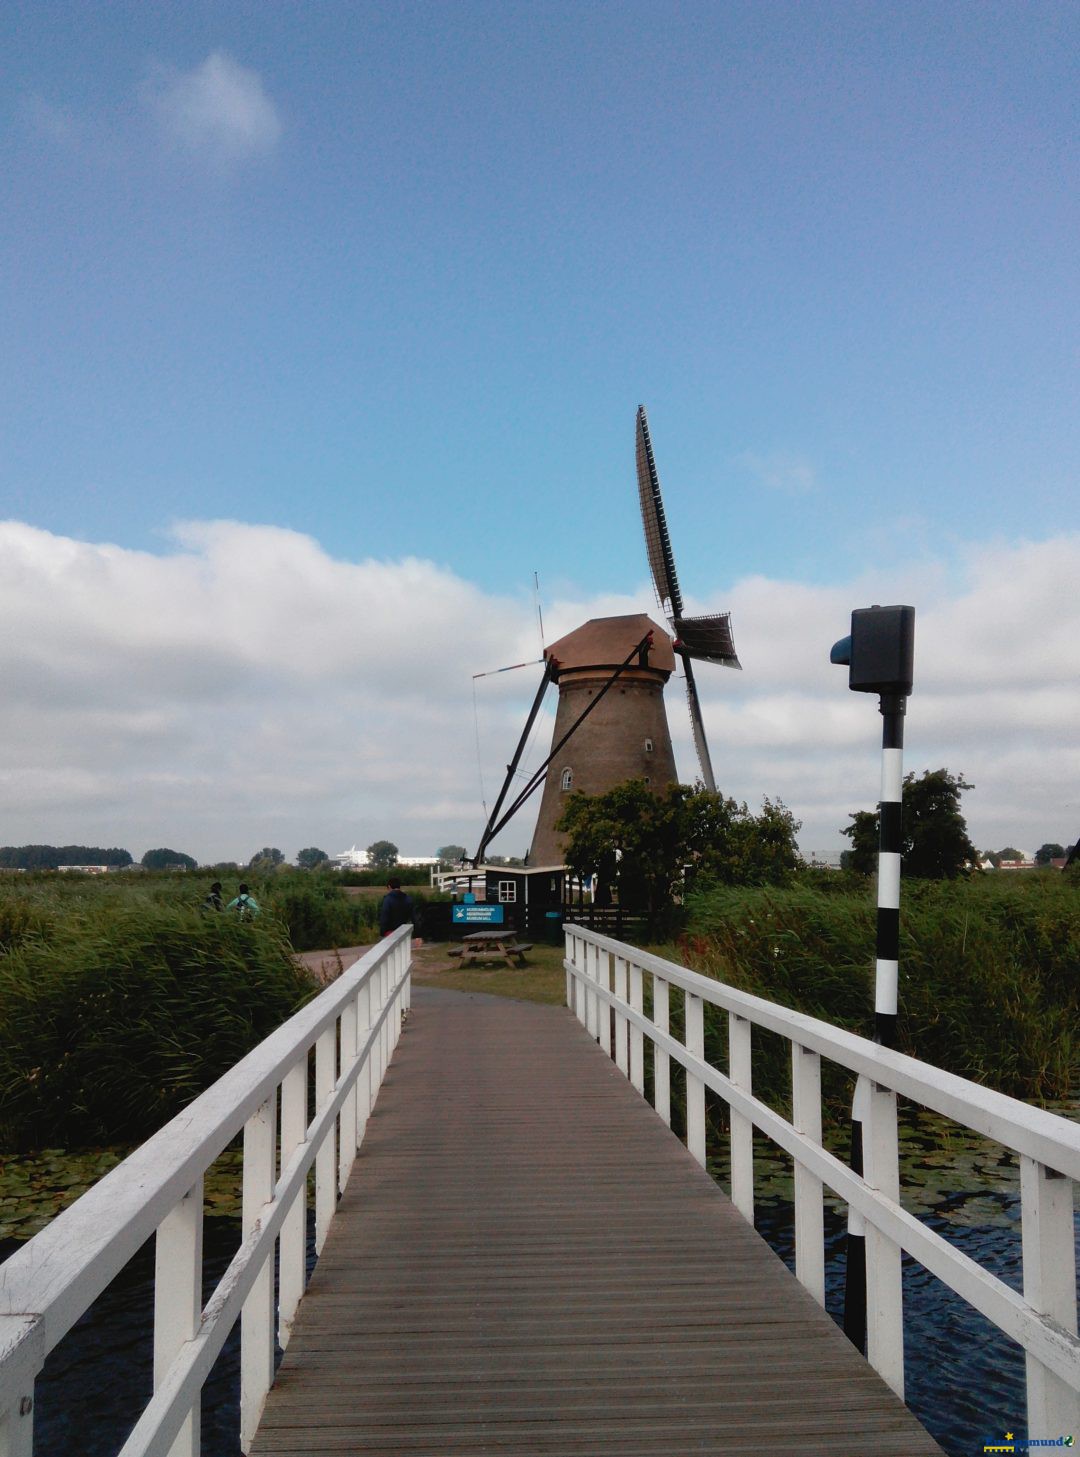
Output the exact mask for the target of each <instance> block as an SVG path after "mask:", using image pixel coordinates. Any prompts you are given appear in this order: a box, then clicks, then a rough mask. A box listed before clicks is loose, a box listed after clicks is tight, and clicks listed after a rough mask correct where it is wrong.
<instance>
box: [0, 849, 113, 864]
mask: <svg viewBox="0 0 1080 1457" xmlns="http://www.w3.org/2000/svg"><path fill="white" fill-rule="evenodd" d="M132 863H133V862H132V859H131V855H130V853H129V852H128V851H127V850H120V849H117V848H116V847H115V846H114V847H113V848H112V849H110V850H103V849H102V848H101V846H100V845H3V846H0V870H58V869H59V868H60V866H61V865H110V866H115V867H117V868H121V867H123V866H126V865H131V864H132Z"/></svg>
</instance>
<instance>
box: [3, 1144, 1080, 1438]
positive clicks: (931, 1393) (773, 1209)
mask: <svg viewBox="0 0 1080 1457" xmlns="http://www.w3.org/2000/svg"><path fill="white" fill-rule="evenodd" d="M971 1156H972V1155H971V1153H970V1149H967V1148H964V1149H959V1148H953V1149H952V1150H950V1153H949V1159H948V1162H947V1163H945V1164H938V1165H933V1164H930V1165H928V1167H929V1169H931V1170H933V1169H934V1168H936V1169H937V1170H938V1174H937V1177H936V1178H935V1179H934V1180H933V1181H931V1183H929V1184H928V1183H926V1182H924V1183H923V1184H922V1185H921V1186H920V1185H918V1183H917V1182H916V1185H915V1187H916V1190H917V1191H918V1190H919V1189H921V1190H922V1195H923V1197H922V1198H921V1199H920V1198H919V1196H918V1193H916V1197H915V1199H914V1201H911V1200H909V1201H908V1202H915V1203H916V1204H920V1206H921V1207H919V1208H918V1211H917V1212H918V1213H919V1215H920V1217H921V1218H923V1219H924V1220H925V1221H926V1223H927V1224H929V1225H930V1226H931V1228H933V1229H935V1230H936V1231H937V1232H938V1233H939V1234H941V1235H942V1236H943V1237H944V1238H946V1239H948V1240H949V1241H950V1242H951V1243H952V1244H954V1245H955V1246H956V1247H957V1248H959V1249H961V1250H963V1251H964V1253H966V1254H968V1255H969V1256H970V1257H971V1258H972V1259H974V1260H976V1261H977V1262H978V1263H979V1264H981V1265H982V1266H984V1267H985V1268H986V1269H988V1270H990V1271H991V1272H992V1273H993V1274H995V1275H997V1276H998V1277H999V1278H1000V1279H1001V1280H1003V1281H1005V1282H1006V1283H1007V1284H1009V1285H1011V1286H1013V1287H1014V1288H1015V1289H1020V1287H1021V1281H1022V1270H1021V1241H1020V1207H1019V1206H1020V1201H1019V1191H1018V1189H1017V1188H1016V1181H1015V1179H1014V1178H1012V1177H1011V1172H1012V1171H1013V1170H1012V1169H1011V1165H1010V1164H1009V1161H1008V1160H1007V1159H1006V1160H1004V1161H1000V1160H999V1161H1000V1162H1001V1168H996V1170H995V1172H996V1174H997V1176H998V1177H997V1178H996V1181H995V1182H996V1187H993V1188H990V1189H988V1188H987V1187H986V1185H985V1183H982V1182H979V1183H976V1182H975V1181H974V1180H972V1181H971V1186H970V1187H968V1188H966V1189H963V1188H950V1189H943V1188H942V1187H941V1185H942V1184H943V1183H945V1184H948V1183H955V1182H956V1178H957V1170H958V1169H959V1170H961V1171H963V1170H964V1169H965V1168H966V1167H967V1165H968V1163H969V1162H970V1158H971ZM981 1156H982V1155H980V1157H981ZM927 1157H928V1158H930V1159H933V1158H935V1157H937V1154H930V1155H928V1156H927ZM997 1157H998V1156H997V1155H995V1158H997ZM757 1163H758V1165H759V1173H761V1174H762V1175H763V1177H762V1178H761V1179H760V1184H761V1185H762V1186H763V1187H764V1189H765V1190H766V1191H767V1192H766V1193H765V1195H764V1197H761V1198H760V1199H759V1202H758V1205H757V1219H756V1223H757V1227H758V1230H759V1232H760V1233H761V1234H762V1236H763V1237H764V1238H765V1239H766V1240H767V1241H768V1243H769V1244H770V1245H771V1247H772V1248H773V1249H774V1250H775V1251H776V1253H777V1254H778V1255H779V1256H780V1258H781V1259H782V1260H784V1262H785V1263H786V1264H787V1265H788V1266H789V1268H791V1269H794V1239H793V1211H792V1204H791V1200H790V1194H789V1189H788V1188H786V1187H785V1185H788V1184H789V1179H790V1175H789V1173H788V1172H787V1171H785V1170H783V1169H781V1168H779V1167H778V1166H775V1165H774V1167H773V1169H772V1171H771V1173H770V1168H769V1164H768V1158H767V1157H766V1156H765V1155H764V1154H762V1155H761V1156H759V1157H758V1159H757ZM911 1172H912V1169H911V1167H910V1165H909V1167H908V1169H907V1170H906V1173H907V1174H909V1175H910V1174H911ZM1078 1235H1080V1227H1078ZM239 1240H240V1226H239V1221H238V1220H236V1219H232V1218H222V1217H218V1218H213V1219H208V1220H207V1221H206V1224H205V1234H204V1252H205V1261H204V1299H205V1297H206V1296H208V1295H209V1294H210V1292H211V1290H212V1289H213V1287H214V1286H215V1285H216V1284H217V1282H218V1281H219V1280H220V1278H221V1276H222V1274H223V1273H224V1271H225V1269H226V1267H227V1265H228V1263H229V1260H230V1259H231V1258H232V1256H233V1254H234V1253H235V1252H236V1249H237V1247H238V1244H239ZM844 1240H845V1223H844V1214H843V1211H842V1208H840V1207H837V1206H836V1205H829V1206H827V1207H826V1211H825V1253H826V1307H827V1309H828V1311H829V1313H830V1314H831V1315H832V1316H833V1317H834V1319H836V1320H838V1321H839V1320H840V1319H841V1318H842V1310H843V1270H844ZM14 1247H15V1246H14V1244H13V1242H8V1243H7V1244H6V1245H5V1244H0V1260H2V1259H3V1258H6V1256H7V1255H8V1254H10V1253H11V1251H12V1249H13V1248H14ZM308 1262H309V1268H310V1266H311V1265H312V1264H313V1263H314V1248H313V1238H312V1232H311V1230H310V1227H309V1248H308ZM153 1275H154V1259H153V1243H152V1242H150V1243H148V1244H147V1245H146V1246H144V1248H143V1249H142V1250H141V1251H140V1252H139V1254H138V1255H137V1256H136V1257H135V1258H134V1259H133V1260H132V1261H131V1262H130V1264H129V1265H128V1266H127V1267H126V1269H125V1270H124V1271H123V1272H122V1273H121V1275H120V1276H119V1277H118V1278H117V1279H116V1280H115V1281H114V1282H113V1284H112V1286H110V1288H109V1289H108V1290H107V1291H106V1292H105V1293H104V1294H103V1295H102V1296H101V1297H100V1299H99V1300H98V1301H97V1302H96V1303H95V1304H94V1305H93V1306H92V1307H91V1309H90V1310H89V1311H87V1313H86V1314H85V1315H84V1316H83V1318H82V1319H81V1320H80V1321H79V1322H78V1324H77V1325H76V1326H75V1327H74V1328H73V1329H72V1331H71V1332H70V1333H69V1335H68V1336H67V1337H66V1338H65V1340H64V1341H62V1342H61V1344H60V1345H59V1346H58V1347H57V1349H56V1350H55V1351H54V1352H53V1354H52V1356H51V1357H50V1358H49V1360H48V1362H47V1363H46V1366H45V1370H44V1372H43V1373H42V1375H41V1377H40V1378H39V1380H38V1384H37V1400H36V1404H35V1418H36V1420H35V1431H36V1444H35V1454H36V1457H70V1454H72V1453H75V1452H77V1453H79V1454H81V1457H112V1454H114V1453H116V1452H117V1451H118V1450H119V1448H120V1447H121V1445H122V1444H123V1441H124V1439H125V1438H126V1436H127V1435H128V1432H129V1431H130V1429H131V1426H132V1425H133V1423H134V1421H135V1419H136V1417H137V1415H138V1412H139V1410H140V1409H141V1406H142V1404H143V1403H144V1402H145V1401H146V1400H147V1399H148V1398H149V1396H150V1393H151V1389H152V1319H153ZM903 1281H904V1329H905V1346H906V1378H907V1401H908V1405H909V1406H910V1407H911V1408H912V1410H913V1411H914V1412H915V1414H916V1415H917V1416H918V1417H919V1419H920V1420H921V1421H922V1422H923V1424H924V1425H925V1426H926V1427H927V1428H928V1429H929V1431H930V1432H931V1433H932V1434H933V1436H934V1437H935V1438H936V1439H937V1441H938V1442H939V1443H940V1444H941V1446H942V1447H943V1448H944V1450H945V1451H946V1452H947V1453H948V1454H950V1457H968V1454H970V1453H971V1452H973V1451H981V1450H982V1448H983V1445H984V1443H986V1442H988V1441H991V1440H993V1439H994V1438H995V1437H997V1438H999V1439H1000V1437H1001V1436H1002V1434H1004V1433H1005V1432H1006V1431H1014V1432H1017V1433H1022V1432H1024V1431H1025V1429H1026V1428H1025V1396H1024V1360H1023V1356H1022V1354H1021V1352H1020V1349H1019V1347H1018V1346H1016V1345H1014V1344H1013V1342H1011V1341H1009V1340H1008V1339H1007V1338H1006V1337H1005V1336H1003V1335H1002V1334H1001V1332H999V1331H998V1330H997V1329H996V1327H994V1326H992V1325H991V1324H990V1323H989V1322H988V1321H986V1320H985V1319H984V1318H983V1317H982V1316H980V1315H978V1314H977V1313H976V1312H974V1311H973V1310H971V1309H970V1308H969V1307H968V1306H967V1305H966V1304H965V1303H964V1302H963V1301H962V1300H961V1299H960V1298H959V1297H958V1296H956V1295H954V1294H953V1293H952V1291H950V1290H949V1289H948V1287H947V1286H945V1285H943V1284H941V1283H940V1282H939V1281H938V1280H937V1279H935V1277H934V1276H932V1275H930V1274H928V1273H927V1272H926V1271H925V1270H924V1269H923V1268H922V1267H921V1266H920V1265H917V1264H916V1263H915V1262H913V1261H911V1260H910V1259H908V1258H907V1257H905V1259H904V1269H903ZM238 1408H239V1329H238V1327H237V1328H236V1329H234V1330H233V1332H232V1333H231V1334H230V1336H229V1338H228V1340H227V1341H226V1344H225V1347H224V1349H223V1351H222V1353H221V1355H220V1357H219V1359H218V1361H217V1364H216V1365H215V1367H214V1370H213V1372H212V1374H211V1377H210V1380H209V1381H208V1383H207V1385H206V1388H205V1390H204V1394H203V1405H202V1412H203V1447H202V1451H203V1457H240V1446H239V1411H238ZM1031 1435H1032V1436H1058V1435H1062V1434H1059V1433H1037V1432H1033V1433H1031ZM1077 1436H1078V1437H1080V1433H1077Z"/></svg>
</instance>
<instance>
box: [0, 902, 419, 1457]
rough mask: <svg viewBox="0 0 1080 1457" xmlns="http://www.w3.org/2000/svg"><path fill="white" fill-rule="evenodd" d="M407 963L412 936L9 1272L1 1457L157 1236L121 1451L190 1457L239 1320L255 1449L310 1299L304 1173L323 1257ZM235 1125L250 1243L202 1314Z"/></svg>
mask: <svg viewBox="0 0 1080 1457" xmlns="http://www.w3.org/2000/svg"><path fill="white" fill-rule="evenodd" d="M411 960H412V949H411V928H410V927H402V928H401V929H400V930H398V931H395V932H394V934H393V935H392V936H390V937H388V938H387V939H386V940H384V941H381V942H380V943H379V945H378V946H376V947H373V948H372V950H371V951H369V952H367V954H366V955H365V956H363V957H362V958H361V959H360V960H359V961H358V962H357V963H356V964H355V965H354V966H352V967H350V968H349V970H348V971H346V972H345V973H344V974H343V975H342V976H341V977H340V978H339V979H338V980H337V981H335V982H333V983H332V984H331V985H330V986H329V987H327V988H326V990H325V991H324V992H322V993H321V995H320V996H319V997H317V998H316V999H315V1000H314V1001H312V1002H310V1003H309V1004H308V1005H307V1006H306V1007H304V1008H302V1009H301V1011H299V1012H298V1013H297V1014H296V1016H294V1017H292V1018H290V1020H289V1021H288V1022H286V1023H285V1024H284V1025H283V1026H281V1027H279V1028H278V1030H277V1031H276V1032H274V1033H272V1034H271V1036H269V1037H268V1038H266V1040H265V1041H264V1042H262V1043H260V1045H259V1046H258V1047H256V1048H255V1049H254V1051H252V1052H250V1053H249V1054H248V1055H247V1057H245V1058H244V1059H243V1060H242V1061H241V1062H238V1063H237V1064H236V1066H235V1067H234V1068H232V1069H231V1070H230V1071H229V1072H228V1073H226V1074H225V1076H224V1077H223V1078H220V1079H219V1080H218V1082H216V1083H215V1084H214V1085H213V1087H211V1088H208V1089H207V1091H206V1092H205V1093H203V1094H202V1095H201V1096H200V1097H199V1098H197V1099H196V1100H195V1101H194V1102H193V1103H192V1104H191V1105H190V1106H189V1107H187V1108H185V1109H184V1111H183V1112H182V1113H180V1114H178V1115H177V1117H175V1118H174V1119H173V1120H172V1122H171V1123H168V1124H166V1126H165V1127H164V1128H163V1129H162V1130H161V1131H160V1132H159V1133H157V1134H155V1135H154V1137H153V1138H151V1139H150V1140H149V1141H148V1142H147V1143H144V1144H143V1145H142V1146H141V1147H140V1148H138V1149H136V1151H135V1152H134V1153H133V1154H132V1155H131V1156H130V1157H129V1158H127V1159H125V1160H124V1162H123V1163H122V1164H119V1165H118V1166H117V1167H116V1168H115V1169H113V1170H112V1171H111V1172H110V1173H109V1174H107V1175H106V1176H105V1178H103V1179H102V1180H101V1181H100V1183H98V1184H96V1185H95V1186H94V1187H93V1188H92V1189H91V1190H89V1192H88V1193H86V1194H84V1195H83V1197H82V1198H81V1199H79V1200H78V1201H77V1203H75V1204H73V1205H72V1206H71V1208H70V1209H67V1210H65V1212H64V1213H63V1214H61V1215H59V1216H58V1218H56V1219H55V1220H54V1221H53V1222H52V1223H51V1224H50V1225H49V1226H48V1228H47V1229H45V1230H43V1231H42V1233H41V1234H39V1235H36V1236H35V1237H34V1238H33V1239H32V1240H30V1241H28V1242H27V1244H25V1245H24V1246H23V1247H22V1248H21V1249H19V1250H18V1251H16V1253H15V1254H14V1255H12V1257H11V1258H10V1259H9V1260H8V1261H7V1262H6V1263H5V1264H4V1265H3V1266H0V1457H31V1454H32V1452H33V1410H34V1381H35V1378H36V1376H37V1374H38V1372H39V1371H40V1370H41V1367H42V1365H43V1364H44V1361H45V1358H46V1357H47V1356H48V1354H49V1352H50V1351H51V1350H52V1349H53V1348H54V1347H55V1346H56V1345H57V1343H58V1342H59V1341H60V1340H61V1339H62V1338H63V1336H64V1335H66V1333H67V1332H68V1331H69V1330H70V1329H71V1327H72V1326H73V1325H74V1324H75V1322H76V1321H77V1320H78V1319H79V1317H80V1316H81V1315H82V1314H83V1312H84V1311H86V1310H87V1309H88V1308H89V1306H90V1305H91V1304H92V1303H93V1301H94V1300H96V1299H97V1297H98V1296H99V1295H100V1294H101V1292H102V1291H103V1290H104V1289H105V1288H106V1286H107V1285H108V1284H109V1283H110V1282H111V1281H112V1280H113V1279H114V1278H115V1276H116V1275H117V1274H118V1273H119V1272H120V1270H122V1269H123V1267H124V1266H125V1265H126V1264H127V1262H128V1260H130V1259H131V1257H132V1256H133V1255H134V1254H135V1252H136V1251H137V1250H138V1249H139V1248H140V1246H141V1245H143V1244H144V1243H145V1241H146V1240H147V1239H149V1238H150V1236H151V1235H154V1234H156V1236H157V1238H156V1264H155V1277H154V1394H153V1397H152V1398H151V1400H150V1402H149V1403H148V1405H147V1406H146V1407H145V1408H144V1410H143V1412H142V1414H141V1416H140V1417H139V1419H138V1421H137V1422H136V1424H135V1426H134V1429H133V1430H132V1432H131V1435H130V1436H129V1438H128V1440H127V1442H126V1443H125V1444H124V1446H123V1448H122V1451H121V1457H198V1452H199V1398H200V1392H201V1390H202V1386H203V1383H204V1382H205V1380H206V1378H207V1377H208V1376H209V1374H210V1371H211V1368H212V1367H213V1365H214V1361H215V1360H216V1358H217V1356H218V1353H219V1352H220V1350H221V1348H222V1346H223V1344H224V1342H225V1339H226V1337H227V1336H228V1334H229V1331H230V1330H231V1329H232V1327H233V1326H234V1325H235V1323H236V1321H237V1319H238V1318H239V1320H240V1324H241V1354H240V1440H241V1445H242V1447H243V1449H244V1451H245V1452H246V1451H247V1450H248V1449H249V1448H250V1446H251V1442H252V1439H253V1436H254V1433H255V1428H256V1426H257V1425H258V1421H259V1417H260V1415H261V1413H262V1408H263V1403H264V1402H265V1400H266V1394H267V1392H268V1391H269V1389H270V1386H271V1383H272V1382H273V1378H274V1339H275V1324H276V1335H277V1339H278V1341H280V1343H281V1345H282V1346H285V1345H286V1344H287V1343H288V1340H289V1333H290V1329H291V1327H292V1322H293V1319H294V1317H295V1314H296V1308H297V1306H298V1304H299V1302H300V1297H301V1295H302V1294H303V1291H304V1285H305V1281H306V1245H307V1219H306V1209H307V1182H308V1172H309V1170H310V1169H311V1167H312V1165H314V1168H315V1247H316V1250H321V1249H322V1246H323V1242H324V1241H325V1239H326V1233H327V1230H328V1228H329V1225H330V1221H331V1218H332V1217H333V1213H334V1208H335V1205H336V1203H337V1196H338V1193H339V1192H340V1190H342V1189H343V1188H344V1186H345V1182H346V1180H347V1179H348V1176H349V1170H350V1169H351V1167H352V1163H353V1159H354V1157H355V1155H356V1150H357V1148H358V1147H359V1145H360V1142H361V1140H362V1139H363V1136H364V1129H365V1126H366V1123H367V1118H368V1115H369V1113H370V1111H371V1108H372V1105H373V1104H374V1101H375V1098H376V1096H377V1094H378V1091H379V1088H380V1086H381V1084H382V1080H383V1076H384V1074H385V1072H386V1068H387V1065H388V1064H389V1061H390V1057H391V1055H392V1053H393V1051H394V1047H395V1046H396V1044H397V1040H398V1037H399V1035H400V1032H401V1023H402V1017H403V1015H404V1013H406V1012H407V1011H408V1008H409V1002H410V992H411V979H410V968H411ZM312 1062H313V1063H314V1069H313V1073H314V1107H313V1108H309V1081H310V1077H309V1074H310V1072H311V1066H310V1065H311V1063H312ZM241 1130H243V1135H244V1165H243V1235H242V1242H241V1245H240V1248H239V1250H238V1251H237V1253H236V1255H235V1256H234V1257H233V1260H232V1262H231V1264H230V1265H229V1267H228V1269H227V1270H226V1272H225V1274H224V1275H223V1277H222V1279H221V1281H220V1283H219V1285H218V1287H217V1289H216V1290H215V1291H214V1293H213V1295H212V1296H211V1297H210V1299H209V1301H208V1302H207V1304H206V1307H205V1308H203V1306H202V1218H203V1175H204V1174H205V1173H206V1171H207V1169H208V1168H209V1167H210V1165H211V1164H212V1163H213V1162H214V1160H215V1159H216V1158H217V1157H218V1155H219V1154H220V1153H222V1151H223V1150H224V1149H225V1148H226V1147H227V1146H228V1144H229V1143H230V1142H231V1140H232V1139H233V1138H234V1137H235V1136H236V1135H237V1134H238V1133H240V1132H241ZM275 1249H278V1250H279V1254H280V1260H279V1276H278V1281H277V1287H278V1289H277V1299H276V1301H275V1291H274V1283H275V1282H274V1253H275ZM275 1304H276V1322H275Z"/></svg>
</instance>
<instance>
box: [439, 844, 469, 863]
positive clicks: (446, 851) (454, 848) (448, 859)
mask: <svg viewBox="0 0 1080 1457" xmlns="http://www.w3.org/2000/svg"><path fill="white" fill-rule="evenodd" d="M468 853H469V852H468V851H467V850H466V848H465V846H464V845H444V846H443V847H442V849H441V850H436V851H435V854H436V855H437V856H438V857H439V859H440V860H442V861H445V863H446V864H447V865H460V864H461V862H462V860H464V859H465V856H466V855H467V854H468Z"/></svg>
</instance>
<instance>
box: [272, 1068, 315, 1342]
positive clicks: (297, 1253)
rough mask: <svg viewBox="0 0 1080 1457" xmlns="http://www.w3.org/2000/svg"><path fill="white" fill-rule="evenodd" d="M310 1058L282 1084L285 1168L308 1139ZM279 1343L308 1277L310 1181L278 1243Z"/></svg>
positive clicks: (286, 1335) (295, 1202)
mask: <svg viewBox="0 0 1080 1457" xmlns="http://www.w3.org/2000/svg"><path fill="white" fill-rule="evenodd" d="M307 1096H308V1055H307V1052H306V1051H305V1052H304V1055H303V1056H302V1057H301V1058H299V1059H298V1060H297V1061H296V1062H295V1063H294V1064H293V1066H292V1067H291V1068H290V1069H289V1071H288V1072H287V1073H286V1074H285V1078H284V1081H283V1082H282V1084H281V1167H282V1168H284V1167H285V1165H286V1164H287V1163H288V1162H289V1160H290V1159H291V1158H292V1156H293V1154H294V1153H295V1152H296V1150H297V1149H298V1148H299V1147H300V1145H301V1144H302V1143H303V1142H304V1140H305V1139H306V1138H307ZM278 1263H279V1272H280V1273H279V1275H278V1343H279V1345H280V1346H281V1349H282V1350H284V1349H285V1347H286V1346H287V1345H288V1344H289V1337H290V1335H291V1334H292V1325H293V1321H294V1320H295V1318H296V1308H297V1306H298V1305H299V1304H300V1297H301V1296H302V1295H303V1293H304V1281H305V1277H306V1274H307V1181H306V1180H305V1181H304V1183H303V1184H301V1186H300V1190H299V1192H298V1193H297V1196H296V1198H295V1199H294V1200H293V1202H292V1207H291V1208H290V1209H289V1212H288V1213H287V1214H286V1216H285V1219H284V1222H283V1223H282V1226H281V1235H280V1237H279V1240H278Z"/></svg>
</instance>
